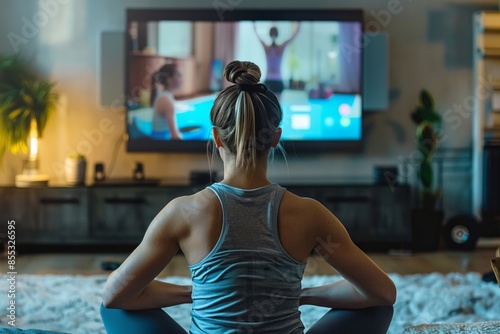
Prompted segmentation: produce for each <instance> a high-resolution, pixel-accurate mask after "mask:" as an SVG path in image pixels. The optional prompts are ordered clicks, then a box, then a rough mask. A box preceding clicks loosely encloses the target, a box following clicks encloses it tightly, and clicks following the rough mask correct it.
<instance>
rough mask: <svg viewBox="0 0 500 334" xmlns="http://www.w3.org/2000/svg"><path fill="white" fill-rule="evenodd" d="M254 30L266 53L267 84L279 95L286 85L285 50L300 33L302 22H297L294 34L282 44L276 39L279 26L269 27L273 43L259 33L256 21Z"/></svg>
mask: <svg viewBox="0 0 500 334" xmlns="http://www.w3.org/2000/svg"><path fill="white" fill-rule="evenodd" d="M254 30H255V34H256V35H257V38H258V39H259V41H260V43H261V44H262V46H263V47H264V51H265V53H266V61H267V73H266V80H265V84H266V85H267V86H268V87H269V89H270V90H271V91H272V92H273V93H274V94H276V95H278V97H279V96H280V94H281V92H283V90H284V89H285V85H284V84H283V77H282V75H281V62H282V60H283V53H284V52H285V49H286V47H287V46H288V44H290V42H292V41H293V39H294V38H295V36H297V34H298V33H299V30H300V23H298V22H297V23H296V24H295V30H294V32H293V34H292V36H290V38H288V39H287V40H285V41H284V42H283V43H281V44H278V43H276V39H277V38H278V28H277V27H276V26H274V25H273V26H272V27H271V29H269V36H271V44H269V45H268V44H266V42H264V41H263V40H262V38H261V37H260V36H259V34H258V33H257V26H256V24H255V22H254Z"/></svg>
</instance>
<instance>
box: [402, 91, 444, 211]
mask: <svg viewBox="0 0 500 334" xmlns="http://www.w3.org/2000/svg"><path fill="white" fill-rule="evenodd" d="M419 101H420V105H418V106H417V107H416V108H415V110H414V111H413V112H412V113H411V115H410V117H411V119H412V120H413V121H414V122H415V123H416V124H417V129H416V140H417V148H418V151H419V152H420V153H421V157H422V161H421V163H420V167H419V170H418V174H419V178H420V183H421V184H422V186H423V188H424V189H423V192H422V198H421V205H422V207H424V208H427V209H434V208H435V204H436V201H437V198H439V196H441V191H440V190H436V191H433V190H432V186H433V182H434V172H433V169H432V159H433V155H434V152H435V151H436V149H437V147H438V143H439V135H438V133H437V131H436V129H435V127H436V126H439V125H440V124H441V116H440V115H439V114H438V113H437V112H436V110H435V109H434V108H435V104H434V98H433V97H432V95H431V94H430V93H429V92H428V91H426V90H425V89H424V90H422V91H421V92H420V95H419Z"/></svg>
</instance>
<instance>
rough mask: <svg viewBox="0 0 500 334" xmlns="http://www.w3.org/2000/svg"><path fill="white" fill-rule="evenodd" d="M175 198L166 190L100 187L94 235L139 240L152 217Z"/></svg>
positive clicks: (96, 193) (95, 198)
mask: <svg viewBox="0 0 500 334" xmlns="http://www.w3.org/2000/svg"><path fill="white" fill-rule="evenodd" d="M174 197H175V196H174V195H172V194H171V193H169V192H166V191H165V190H164V189H147V188H143V189H139V188H121V189H119V188H112V189H102V188H101V189H99V190H98V191H94V192H93V196H92V198H93V201H92V216H93V219H92V232H91V233H92V236H93V237H94V238H105V239H112V240H115V241H120V240H131V241H134V242H136V241H140V240H141V239H142V237H143V236H144V233H145V232H146V229H147V228H148V226H149V224H150V223H151V221H152V220H153V218H154V217H155V216H156V215H157V214H158V213H159V212H160V211H161V209H163V207H164V206H165V205H166V204H167V203H168V202H169V201H170V200H172V199H173V198H174Z"/></svg>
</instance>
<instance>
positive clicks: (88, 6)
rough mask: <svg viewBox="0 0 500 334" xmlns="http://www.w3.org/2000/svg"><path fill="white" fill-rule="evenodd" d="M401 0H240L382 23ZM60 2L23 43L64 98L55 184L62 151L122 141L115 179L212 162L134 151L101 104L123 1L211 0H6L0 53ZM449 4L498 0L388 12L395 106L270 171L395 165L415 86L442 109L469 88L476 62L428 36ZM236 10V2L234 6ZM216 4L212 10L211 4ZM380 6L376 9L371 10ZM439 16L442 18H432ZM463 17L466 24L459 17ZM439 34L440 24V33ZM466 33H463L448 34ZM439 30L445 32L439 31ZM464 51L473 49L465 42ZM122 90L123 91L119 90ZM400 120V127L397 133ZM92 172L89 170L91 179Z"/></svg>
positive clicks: (459, 138) (45, 149) (97, 150)
mask: <svg viewBox="0 0 500 334" xmlns="http://www.w3.org/2000/svg"><path fill="white" fill-rule="evenodd" d="M394 1H395V0H391V1H383V0H376V1H373V0H370V1H369V0H353V1H349V2H348V1H345V2H344V3H345V5H342V6H340V5H339V4H337V3H338V1H337V2H332V1H331V0H311V1H307V2H305V1H298V0H295V1H289V0H288V1H287V0H280V1H272V2H271V1H266V0H253V1H244V0H242V1H241V5H240V8H254V7H264V8H274V7H276V8H287V7H289V8H306V7H312V8H330V7H336V8H339V7H349V8H359V7H361V8H363V9H364V10H365V14H366V20H367V22H372V23H375V22H378V21H377V19H376V16H377V14H375V15H374V14H373V13H376V12H378V13H381V12H380V11H385V12H386V13H387V8H388V6H392V4H393V3H394ZM54 2H56V3H60V4H59V5H57V6H51V7H47V8H46V9H45V12H46V13H48V14H50V15H49V16H50V17H49V19H48V21H47V22H42V23H43V27H41V28H40V29H39V31H34V32H33V31H31V32H30V33H31V34H30V35H29V36H28V37H29V38H27V39H26V40H24V42H25V43H22V44H20V45H19V49H20V50H21V52H22V54H23V55H24V57H26V58H28V59H30V60H31V61H32V62H33V63H34V64H35V65H36V66H37V67H38V68H39V69H40V71H41V72H43V73H44V74H45V75H46V76H47V77H49V78H50V79H52V80H55V81H57V82H58V85H57V91H58V92H60V94H61V96H62V100H61V106H60V108H59V110H58V112H57V114H56V115H53V117H52V118H51V119H50V121H49V124H48V126H47V130H46V133H45V136H44V139H43V142H42V143H41V155H42V159H41V168H42V171H43V172H44V173H46V174H49V175H50V176H51V180H52V181H53V182H57V181H58V180H59V177H60V176H61V174H60V172H59V170H58V169H57V167H58V166H59V167H60V166H61V164H62V162H63V161H64V157H65V156H66V155H67V154H68V153H71V152H72V151H73V150H75V149H77V148H79V149H80V150H82V147H84V148H85V150H87V151H88V152H89V154H88V162H89V164H90V166H93V164H94V163H95V162H98V161H102V162H104V163H105V164H106V165H108V166H109V164H110V160H111V156H112V152H113V149H114V148H115V147H116V146H118V153H117V162H116V168H115V170H114V171H113V174H112V177H128V176H130V175H131V170H132V165H133V164H134V162H135V161H142V162H143V163H144V164H145V171H146V174H147V175H148V176H154V177H180V178H184V177H187V176H188V174H189V171H191V170H204V169H207V168H208V163H207V158H206V155H205V154H195V155H188V154H131V153H126V151H125V148H124V147H125V146H124V144H123V142H122V134H123V132H124V124H125V122H124V120H123V117H124V114H123V113H124V112H123V110H121V109H111V108H102V107H100V106H99V102H98V101H99V95H98V90H99V80H98V78H99V37H100V34H101V33H102V32H103V31H123V30H124V27H125V9H126V8H128V7H181V8H182V7H205V8H206V7H208V8H212V7H213V4H214V3H216V2H214V1H212V0H209V1H194V0H189V1H175V2H174V1H163V0H149V1H138V0H135V1H132V0H128V1H122V0H105V1H103V0H53V1H51V0H46V1H43V0H41V1H35V0H0V53H12V52H13V48H12V44H11V43H10V41H9V39H8V34H9V33H11V32H14V33H16V34H18V35H21V34H22V29H23V25H25V21H26V20H29V21H31V22H32V21H33V17H34V15H35V16H36V15H37V13H40V11H41V10H42V7H40V6H41V4H44V3H54ZM450 4H455V5H456V4H459V5H466V4H476V5H477V4H486V5H497V4H498V2H497V1H493V0H491V1H474V0H469V1H445V0H442V1H431V0H425V1H424V0H419V1H411V0H402V1H401V2H400V3H399V5H398V6H397V7H394V8H397V10H394V12H398V13H397V14H391V17H390V18H389V17H385V21H386V22H385V23H387V24H385V23H384V25H385V27H384V28H383V30H385V31H387V32H388V33H389V35H390V87H391V89H392V91H393V94H392V95H393V99H392V100H391V105H390V110H388V111H387V112H380V113H375V114H371V115H370V116H369V117H367V122H368V123H370V124H371V125H372V130H371V131H370V133H369V135H368V137H367V140H366V147H365V149H364V151H363V152H362V153H359V154H320V155H314V156H300V157H296V156H295V155H294V154H292V153H291V152H290V153H289V156H288V165H287V166H286V165H285V163H284V162H283V161H282V159H276V161H275V163H274V167H272V168H271V174H272V175H275V176H276V175H281V176H283V177H280V179H283V178H286V177H287V175H288V177H290V178H291V179H292V180H293V179H296V178H299V177H307V178H310V177H313V176H314V177H320V178H323V179H326V178H331V177H335V176H352V175H358V176H367V177H371V175H372V168H373V166H374V165H376V164H384V165H389V164H398V163H399V162H400V160H401V159H403V158H408V157H409V156H410V154H411V152H412V151H413V150H414V143H413V131H414V125H413V124H412V123H411V122H410V120H409V113H410V112H411V110H412V109H413V108H414V106H415V104H416V102H417V101H416V99H417V96H418V92H419V91H420V89H421V88H423V87H425V88H427V89H428V90H430V91H431V92H432V93H433V94H434V95H435V98H436V101H437V107H438V109H439V110H441V111H444V110H446V109H448V108H450V107H452V106H453V105H454V104H456V103H462V102H463V101H464V99H465V98H466V97H467V96H470V95H471V94H472V93H473V92H472V73H471V71H472V70H471V68H470V67H451V68H450V66H448V65H449V64H448V65H447V63H446V48H445V43H444V42H443V41H429V38H428V36H429V26H430V21H429V17H430V13H432V11H439V10H445V11H447V12H448V14H450V15H453V12H451V13H450V12H449V11H453V10H454V9H453V8H455V7H453V6H451V5H450ZM237 9H238V8H236V9H235V10H237ZM214 10H215V9H214ZM371 11H375V12H371ZM434 23H435V22H434ZM457 24H460V22H457ZM434 34H436V31H434ZM449 34H451V35H450V36H452V37H453V38H460V36H458V35H457V34H458V32H457V33H454V32H453V31H451V32H449ZM438 35H439V33H438ZM459 52H472V51H471V50H459ZM117 98H118V97H117ZM394 124H396V128H398V129H399V135H398V132H397V131H394V130H393V129H394ZM444 126H445V130H447V134H448V139H447V140H446V142H445V143H443V145H444V146H447V147H470V146H471V140H472V137H471V120H470V118H465V119H463V122H462V124H461V125H460V127H459V128H458V129H457V130H451V129H447V128H446V127H447V124H446V123H445V124H444ZM20 166H21V164H20V158H18V157H12V156H10V155H8V156H6V158H5V159H4V161H3V164H2V166H1V167H0V183H1V184H11V183H13V180H14V175H15V174H16V173H17V172H19V169H20ZM91 176H92V173H91V172H90V170H89V171H88V173H87V179H88V180H89V181H90V178H91Z"/></svg>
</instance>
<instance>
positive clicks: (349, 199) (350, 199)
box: [326, 196, 371, 203]
mask: <svg viewBox="0 0 500 334" xmlns="http://www.w3.org/2000/svg"><path fill="white" fill-rule="evenodd" d="M370 200H371V199H370V197H368V196H330V197H328V198H327V199H326V201H327V202H328V203H366V202H370Z"/></svg>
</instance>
